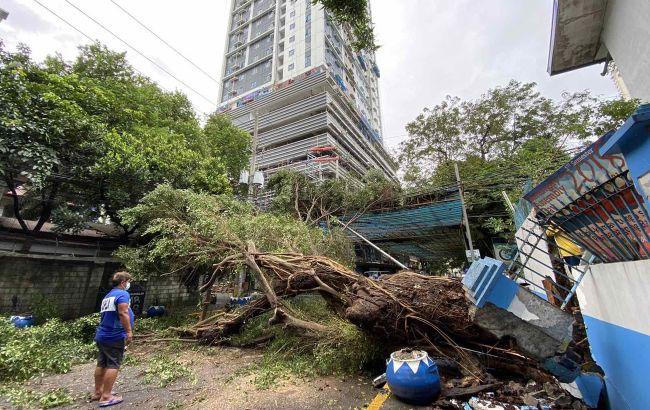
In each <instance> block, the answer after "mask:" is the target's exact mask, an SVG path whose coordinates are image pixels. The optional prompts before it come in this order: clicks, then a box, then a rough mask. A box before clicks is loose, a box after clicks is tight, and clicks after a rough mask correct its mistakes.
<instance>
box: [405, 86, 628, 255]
mask: <svg viewBox="0 0 650 410" xmlns="http://www.w3.org/2000/svg"><path fill="white" fill-rule="evenodd" d="M638 104H639V102H638V101H624V100H620V99H617V100H603V99H599V98H596V97H593V96H591V95H590V94H589V93H588V92H579V93H574V94H565V95H564V96H563V98H562V99H561V100H560V101H555V100H552V99H549V98H546V97H544V96H542V95H541V94H540V93H539V92H538V91H537V88H536V85H535V84H534V83H520V82H517V81H514V80H513V81H510V82H509V83H508V84H507V85H506V86H504V87H496V88H494V89H491V90H488V91H487V92H486V93H484V94H483V95H481V96H480V97H479V98H477V99H475V100H466V101H462V100H460V99H459V98H457V97H447V98H446V99H445V100H444V101H442V102H441V103H440V104H438V105H436V106H434V107H433V108H431V109H425V110H424V112H423V113H422V114H420V115H419V116H418V117H417V118H416V119H415V120H414V121H412V122H410V123H409V124H408V125H407V126H406V130H407V132H408V133H409V137H408V139H407V140H406V141H404V142H403V143H402V144H401V146H400V154H399V159H400V163H401V164H405V165H403V171H404V179H405V181H406V182H407V184H408V185H409V186H410V187H416V186H417V187H422V186H430V187H442V186H450V187H453V186H455V185H456V177H455V174H454V162H456V163H458V166H459V169H460V175H461V180H462V182H463V186H464V188H465V192H466V199H467V204H468V211H469V217H470V225H471V227H472V230H473V236H474V238H475V240H476V239H478V242H481V241H485V242H484V243H482V244H481V243H479V245H481V246H482V247H483V248H484V249H485V248H488V247H489V244H488V242H487V240H488V239H489V237H490V236H493V235H495V234H499V233H501V232H503V231H504V230H509V229H511V228H512V224H511V221H510V216H509V211H508V209H507V208H506V205H505V201H504V198H503V194H502V192H503V191H505V192H506V193H507V194H508V195H509V196H510V197H511V198H512V199H513V200H516V199H517V198H519V197H520V195H521V194H522V189H523V185H524V183H525V182H527V181H530V182H532V183H535V182H539V181H541V180H543V179H544V178H546V177H547V176H548V175H550V174H551V173H552V172H554V171H555V170H557V169H558V168H559V167H560V166H562V165H563V164H565V163H566V162H567V161H568V160H569V159H570V157H571V154H572V153H574V152H575V150H576V149H579V147H580V146H582V145H584V144H585V143H589V141H591V140H593V139H594V138H596V137H599V136H601V135H603V134H604V133H605V132H607V131H609V130H610V129H613V128H616V127H618V126H620V125H621V124H622V122H623V121H625V119H626V118H627V117H629V116H630V115H631V114H632V112H633V111H634V110H635V109H636V107H637V106H638Z"/></svg>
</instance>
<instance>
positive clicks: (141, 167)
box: [0, 44, 250, 233]
mask: <svg viewBox="0 0 650 410" xmlns="http://www.w3.org/2000/svg"><path fill="white" fill-rule="evenodd" d="M249 140H250V138H249V136H248V134H247V133H245V132H243V131H241V130H239V129H237V128H236V127H234V126H233V125H232V124H231V123H230V121H229V120H228V118H226V117H223V116H219V115H213V116H211V117H210V118H209V119H208V121H207V124H206V126H205V129H202V128H201V126H200V124H199V120H198V117H197V116H196V114H195V112H194V110H193V108H192V105H191V104H190V102H189V100H188V99H187V97H186V96H185V95H183V94H182V93H179V92H166V91H163V90H162V89H160V87H158V86H157V85H156V84H155V83H153V82H151V81H150V80H149V79H147V78H144V77H142V76H140V75H138V74H137V73H136V72H135V71H134V70H133V68H132V67H131V66H130V65H129V63H128V62H127V60H126V57H125V54H124V53H115V52H112V51H110V50H108V49H107V48H106V47H104V46H102V45H100V44H92V45H88V46H82V47H80V53H79V56H78V57H77V59H76V60H75V61H74V62H72V63H67V62H65V61H63V59H62V58H61V57H60V56H53V57H48V58H47V59H46V60H45V62H44V63H43V64H37V63H34V62H32V61H31V59H30V56H29V50H27V49H24V48H21V49H19V51H18V52H16V53H10V52H7V51H5V50H4V49H3V47H2V45H1V44H0V176H2V178H3V179H4V180H5V182H6V184H7V185H9V186H10V188H11V187H14V188H16V187H18V186H22V187H23V188H25V189H26V191H27V192H28V193H29V195H26V196H25V197H23V198H21V199H17V201H18V202H19V204H18V208H19V210H20V212H19V214H18V215H17V217H18V218H19V219H21V218H22V216H23V215H22V213H23V211H24V213H25V218H28V217H34V216H36V217H38V218H39V220H40V222H41V223H43V222H46V221H48V220H49V219H50V215H51V213H52V212H54V222H55V223H57V224H61V226H60V229H59V231H60V232H64V231H67V232H77V231H79V230H80V229H82V228H83V227H84V226H83V225H84V222H87V221H88V220H89V219H91V218H95V217H99V216H105V215H108V216H109V217H110V219H111V220H112V221H113V222H115V223H117V224H121V221H120V217H119V213H118V211H119V210H121V209H124V208H128V207H131V206H134V205H135V204H137V202H138V201H139V200H140V199H141V198H142V197H143V196H144V195H145V194H146V193H147V192H149V191H150V190H152V189H153V188H154V187H155V186H156V185H158V184H161V183H168V184H171V185H172V186H174V187H177V188H193V189H196V190H201V191H205V192H210V193H215V194H220V193H225V192H230V190H231V180H232V179H236V178H237V176H238V175H239V171H240V170H241V169H243V168H244V166H245V164H246V163H247V162H248V156H249V154H248V145H249ZM27 198H29V199H30V201H31V202H28V201H27ZM71 204H72V205H71ZM28 210H33V211H34V212H31V213H30V212H27V211H28ZM27 213H30V215H27ZM75 216H83V218H75ZM41 225H42V224H41ZM121 226H122V227H123V228H124V231H125V233H126V232H129V231H131V230H132V229H133V227H130V226H126V225H123V224H122V225H121ZM37 228H40V225H39V226H37ZM24 229H27V228H26V225H25V228H24ZM35 230H38V229H35Z"/></svg>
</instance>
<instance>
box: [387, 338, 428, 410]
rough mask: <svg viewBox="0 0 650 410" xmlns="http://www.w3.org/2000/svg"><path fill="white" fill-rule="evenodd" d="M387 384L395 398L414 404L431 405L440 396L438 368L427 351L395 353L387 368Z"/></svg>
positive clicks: (391, 356)
mask: <svg viewBox="0 0 650 410" xmlns="http://www.w3.org/2000/svg"><path fill="white" fill-rule="evenodd" d="M386 382H387V383H388V387H390V390H391V392H392V393H393V394H394V395H395V396H397V397H398V398H400V399H401V400H403V401H405V402H408V403H412V404H428V403H431V402H432V401H433V400H434V399H435V398H436V397H437V396H438V395H439V394H440V375H439V374H438V366H436V364H435V363H434V362H433V360H431V359H430V358H429V355H428V354H427V352H425V351H419V350H413V351H410V350H399V351H397V352H393V353H392V354H391V355H390V360H389V361H388V366H387V367H386Z"/></svg>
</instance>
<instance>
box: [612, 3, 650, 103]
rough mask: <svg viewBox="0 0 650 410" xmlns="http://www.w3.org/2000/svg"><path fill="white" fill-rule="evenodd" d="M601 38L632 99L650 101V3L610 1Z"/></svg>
mask: <svg viewBox="0 0 650 410" xmlns="http://www.w3.org/2000/svg"><path fill="white" fill-rule="evenodd" d="M602 38H603V41H604V43H605V45H606V46H607V49H608V50H609V52H610V54H611V55H612V57H613V58H614V61H615V62H616V65H617V66H618V69H619V71H620V73H621V75H622V77H623V80H624V82H625V85H626V86H627V88H628V89H629V90H630V94H631V95H632V97H634V98H639V99H641V100H643V101H646V102H650V0H608V2H607V14H606V16H605V27H604V30H603V35H602Z"/></svg>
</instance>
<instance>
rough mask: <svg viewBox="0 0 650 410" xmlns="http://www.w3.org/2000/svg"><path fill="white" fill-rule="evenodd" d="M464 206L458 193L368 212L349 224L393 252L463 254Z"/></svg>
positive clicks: (424, 257) (436, 256) (438, 256)
mask: <svg viewBox="0 0 650 410" xmlns="http://www.w3.org/2000/svg"><path fill="white" fill-rule="evenodd" d="M461 222H462V208H461V203H460V199H459V197H458V195H457V194H452V195H450V196H448V197H447V198H445V199H443V200H440V201H437V202H432V203H428V204H423V205H418V206H416V207H410V208H396V209H392V210H387V211H383V212H375V213H369V214H366V215H363V216H361V217H360V218H359V219H357V220H356V221H354V222H353V223H352V224H350V227H351V228H352V229H354V230H355V231H357V232H359V233H360V234H361V235H363V236H365V237H366V238H368V239H369V240H370V241H371V242H373V243H375V244H376V245H377V246H379V247H381V248H382V249H384V250H385V251H387V252H388V253H391V254H394V255H396V254H401V255H413V256H417V257H418V258H420V259H422V260H437V259H441V258H444V257H449V256H453V255H457V254H459V253H462V252H463V250H464V246H465V245H464V243H463V237H462V233H461V231H460V229H456V228H457V227H459V226H460V225H461Z"/></svg>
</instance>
